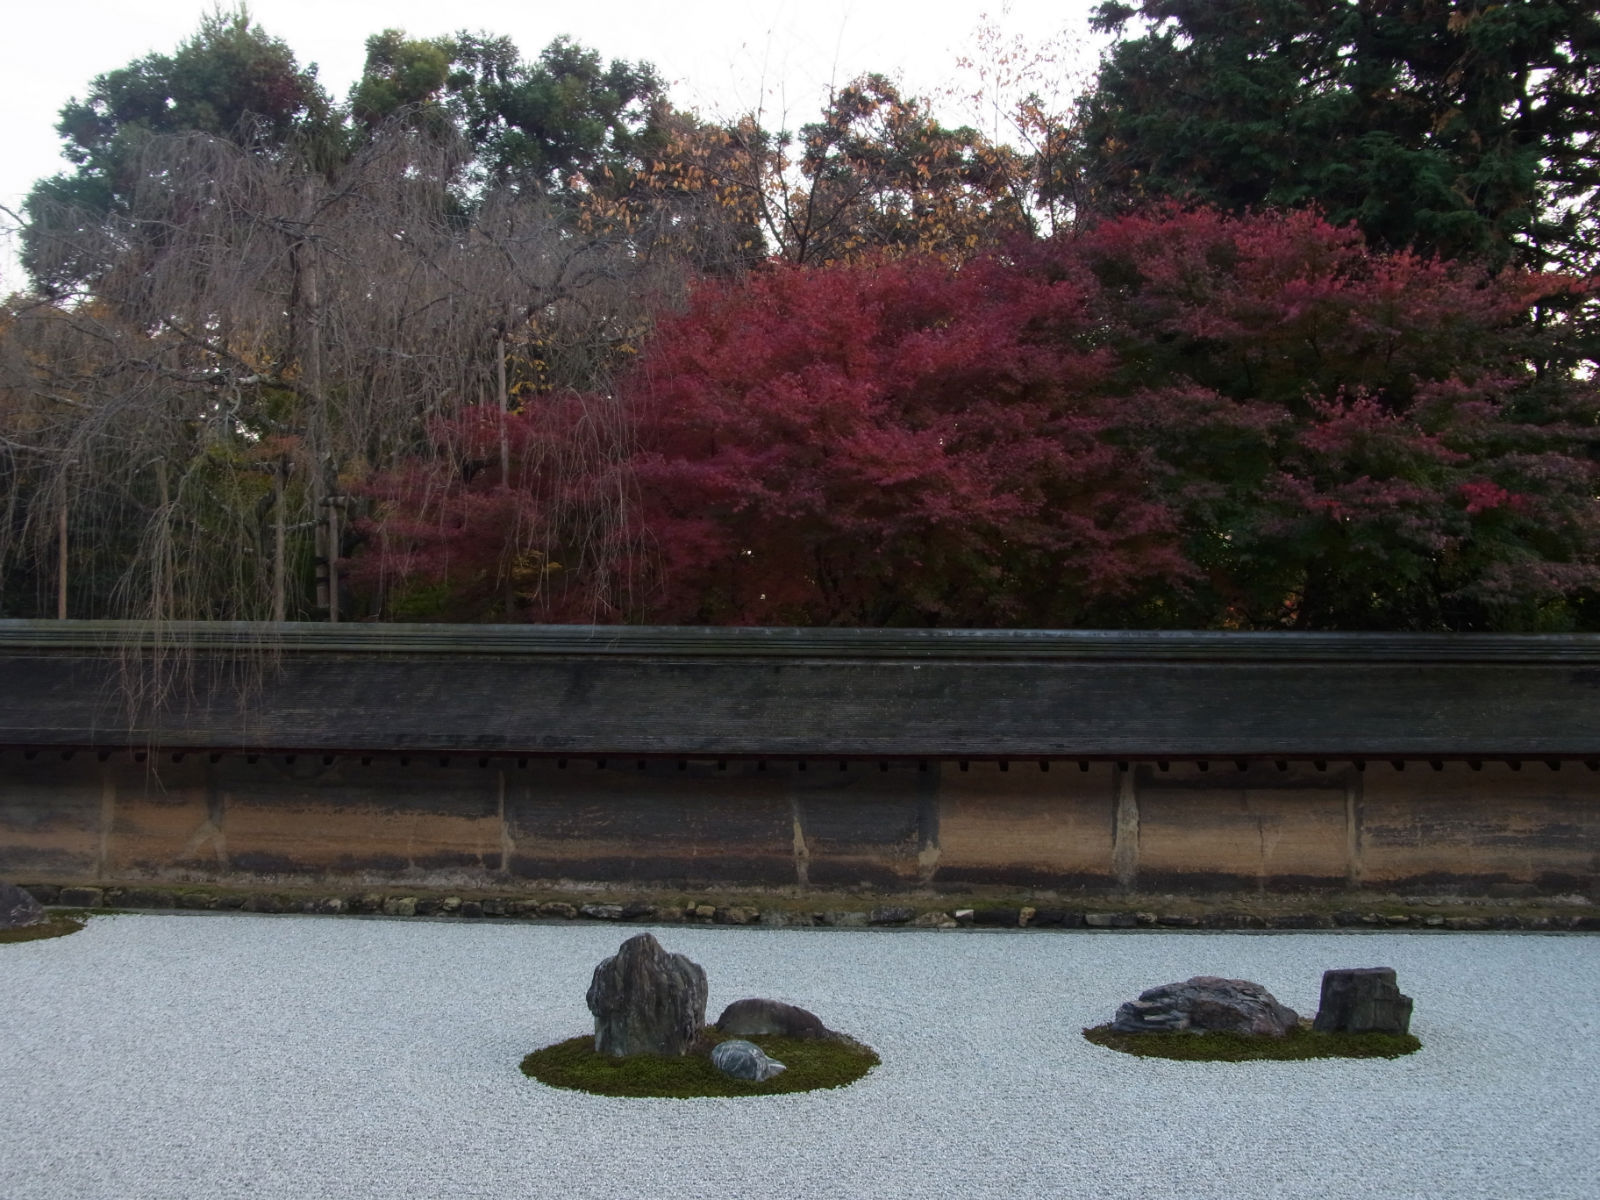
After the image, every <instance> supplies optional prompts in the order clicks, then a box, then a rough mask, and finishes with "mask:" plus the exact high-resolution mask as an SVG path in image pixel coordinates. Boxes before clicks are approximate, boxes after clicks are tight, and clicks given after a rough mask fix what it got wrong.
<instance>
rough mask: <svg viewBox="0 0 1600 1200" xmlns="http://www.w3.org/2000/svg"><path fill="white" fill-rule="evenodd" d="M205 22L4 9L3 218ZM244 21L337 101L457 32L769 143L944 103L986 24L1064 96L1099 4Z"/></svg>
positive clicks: (172, 7) (676, 7)
mask: <svg viewBox="0 0 1600 1200" xmlns="http://www.w3.org/2000/svg"><path fill="white" fill-rule="evenodd" d="M210 7H211V6H210V4H209V3H208V2H206V0H56V2H55V3H53V4H52V3H48V2H41V0H0V13H4V15H5V29H6V36H5V38H4V39H0V114H3V123H0V204H3V205H5V206H6V207H8V208H11V209H13V210H15V209H16V208H17V207H18V205H19V204H20V202H21V200H22V197H23V196H24V195H25V194H26V193H27V191H28V189H29V188H30V187H31V186H32V184H33V181H34V180H35V179H38V178H40V177H42V176H46V175H52V174H54V173H56V172H57V171H60V170H63V169H64V168H65V167H66V166H67V165H68V164H67V163H66V162H65V160H63V159H62V158H61V157H60V149H61V145H60V140H59V138H58V137H57V136H56V133H55V128H54V127H55V122H56V119H57V113H58V110H59V109H60V108H61V106H62V105H63V104H64V103H66V101H67V100H68V99H69V98H71V97H73V96H81V95H82V94H83V93H84V92H85V91H86V90H87V85H88V83H89V80H90V79H92V78H93V77H94V76H96V75H98V74H101V73H102V72H105V71H109V70H113V69H115V68H117V67H120V66H124V65H125V64H127V63H129V62H131V61H132V60H133V59H135V58H138V57H140V56H142V55H144V54H148V53H150V52H152V51H159V52H163V53H166V52H170V51H171V50H173V49H174V48H175V47H176V46H177V45H178V43H179V42H181V41H183V40H184V39H185V38H186V37H188V36H189V35H190V34H192V33H193V32H194V30H195V27H196V26H197V25H198V24H199V21H200V17H201V15H202V14H203V13H204V12H205V11H207V9H208V8H210ZM249 7H250V11H251V14H252V16H253V17H254V19H255V21H256V22H257V23H258V24H260V25H261V26H262V27H263V28H264V29H265V30H266V31H267V32H268V33H270V34H272V35H273V36H275V37H279V38H282V39H283V40H284V41H285V42H287V43H288V44H289V46H290V47H291V48H292V49H293V50H294V52H295V55H296V57H297V58H298V59H299V60H300V62H301V63H302V64H306V63H313V62H314V63H316V64H317V65H318V74H319V78H320V79H321V81H322V84H323V86H324V87H325V88H327V89H328V91H329V92H330V93H331V94H332V95H333V96H334V98H335V99H342V98H343V97H344V96H345V94H346V93H347V92H348V91H349V88H350V85H351V84H352V83H353V82H354V81H355V79H356V77H357V76H358V75H359V74H360V72H361V66H362V62H363V61H364V58H365V52H366V51H365V43H366V39H367V36H368V35H369V34H373V33H377V32H379V31H380V30H382V29H385V28H401V29H404V30H406V32H407V33H409V34H411V35H412V36H413V37H433V36H437V35H439V34H446V33H453V32H455V31H456V30H458V29H463V28H465V29H471V30H486V31H488V32H490V33H494V34H505V35H508V36H510V37H511V38H512V40H513V41H515V42H516V44H517V46H518V48H519V49H520V50H521V52H522V54H523V57H525V58H531V57H533V56H534V55H536V54H537V53H538V52H539V51H540V50H541V49H543V48H544V47H545V46H546V45H548V44H549V42H550V41H551V40H552V39H553V38H555V37H557V36H559V35H561V34H568V35H570V36H572V37H573V38H575V39H576V40H577V41H579V42H581V43H582V44H584V45H585V46H588V47H591V48H593V49H595V50H597V51H599V52H600V54H601V55H602V56H603V57H605V58H607V59H613V58H624V59H629V60H638V59H644V60H646V61H649V62H652V63H654V64H655V66H656V68H657V70H658V71H659V72H660V74H661V75H662V76H663V77H664V78H666V79H667V80H668V81H669V82H670V93H671V95H672V97H673V100H674V101H675V102H676V103H677V104H678V105H679V106H681V107H686V108H694V109H698V110H699V111H700V112H701V113H702V114H703V115H706V116H724V117H732V116H734V115H737V114H738V113H740V112H744V111H749V110H751V109H755V108H757V107H760V108H761V109H762V110H763V111H764V112H765V113H766V114H768V117H769V119H768V122H767V123H768V125H769V126H772V127H778V126H787V127H796V126H798V125H801V124H803V123H805V122H806V121H808V120H810V119H811V118H812V117H813V116H814V115H815V114H816V113H817V112H818V111H819V109H820V107H821V104H822V101H823V99H824V98H825V96H826V94H827V91H828V87H829V85H830V84H842V83H846V82H848V81H849V80H850V79H852V78H854V77H855V76H857V75H859V74H861V73H862V72H865V71H879V72H882V73H884V74H887V75H890V76H893V77H896V78H898V79H899V80H900V82H901V85H902V89H903V90H904V91H907V92H910V93H912V94H915V95H921V96H936V95H938V94H939V93H940V92H941V91H942V89H946V88H948V87H950V86H951V85H953V84H958V83H959V82H960V81H961V76H960V72H958V71H957V69H956V61H957V59H959V58H961V57H963V56H972V55H973V54H974V53H975V51H976V45H977V39H976V32H977V30H978V29H979V27H980V26H981V25H982V24H984V22H985V17H986V15H987V18H988V20H989V23H991V24H994V25H997V26H998V27H999V28H1000V29H1002V30H1003V31H1005V33H1006V34H1008V35H1012V36H1017V35H1020V36H1021V37H1022V38H1023V39H1024V40H1025V42H1026V43H1027V45H1028V46H1029V47H1031V48H1033V49H1035V50H1038V51H1048V50H1049V49H1050V46H1051V44H1052V43H1054V44H1055V45H1057V46H1059V47H1061V51H1060V52H1061V54H1062V55H1064V56H1065V57H1066V59H1067V60H1068V62H1067V63H1066V64H1065V67H1066V69H1063V70H1062V71H1061V72H1059V76H1060V77H1061V78H1062V79H1063V80H1065V79H1066V77H1067V76H1068V75H1069V74H1070V71H1071V69H1072V68H1074V67H1075V68H1076V69H1078V70H1080V71H1081V70H1083V69H1085V68H1086V67H1088V66H1090V65H1092V62H1093V59H1094V49H1093V47H1092V45H1091V44H1090V42H1089V35H1088V31H1087V16H1088V13H1089V11H1090V10H1091V9H1092V8H1093V7H1094V0H970V2H962V0H922V2H921V3H918V2H915V0H746V2H744V3H739V2H737V0H656V2H653V3H652V2H647V0H599V2H591V3H588V4H584V3H581V2H580V3H571V2H570V0H569V2H567V3H562V4H559V5H558V4H548V3H538V2H537V0H477V2H476V3H469V4H459V5H449V4H440V3H438V0H384V2H383V3H365V2H360V0H254V2H253V3H251V4H250V6H249ZM1074 57H1075V58H1076V60H1077V61H1076V62H1075V63H1074V62H1072V61H1071V60H1072V59H1073V58H1074ZM1068 90H1069V91H1070V89H1068ZM1064 94H1066V93H1064ZM941 110H942V111H943V112H945V113H946V114H947V119H949V118H960V119H962V120H965V121H973V120H974V119H975V114H972V113H970V112H961V111H959V109H958V108H957V107H956V106H954V105H953V104H948V103H947V104H945V105H941ZM8 224H9V221H7V220H3V219H0V225H8ZM0 249H3V248H0ZM23 283H24V280H23V278H22V276H21V274H20V272H19V271H18V269H17V267H16V265H15V260H14V259H13V258H12V257H11V255H10V254H7V253H3V252H0V295H3V294H4V293H6V292H10V291H12V290H14V289H16V288H19V287H21V286H22V284H23Z"/></svg>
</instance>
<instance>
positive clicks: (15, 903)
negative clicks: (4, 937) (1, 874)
mask: <svg viewBox="0 0 1600 1200" xmlns="http://www.w3.org/2000/svg"><path fill="white" fill-rule="evenodd" d="M43 920H44V906H43V905H41V904H40V903H39V902H38V901H37V900H35V899H34V898H33V896H32V894H31V893H29V892H25V891H23V890H22V889H21V888H19V887H18V886H17V885H16V884H14V883H6V882H4V881H3V880H0V929H21V928H22V927H23V926H25V925H37V924H39V923H40V922H41V921H43Z"/></svg>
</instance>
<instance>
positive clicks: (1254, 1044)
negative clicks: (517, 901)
mask: <svg viewBox="0 0 1600 1200" xmlns="http://www.w3.org/2000/svg"><path fill="white" fill-rule="evenodd" d="M1083 1036H1084V1037H1085V1038H1087V1039H1088V1040H1089V1041H1091V1042H1093V1043H1094V1044H1095V1045H1096V1046H1104V1047H1106V1049H1108V1050H1120V1051H1121V1052H1122V1053H1124V1054H1136V1055H1138V1056H1140V1057H1141V1058H1176V1059H1181V1060H1184V1061H1188V1062H1291V1061H1294V1060H1297V1059H1303V1058H1400V1057H1401V1056H1402V1055H1406V1054H1415V1053H1416V1052H1417V1051H1418V1050H1420V1049H1422V1043H1421V1042H1420V1041H1419V1040H1417V1038H1416V1037H1415V1036H1413V1035H1412V1034H1409V1033H1317V1032H1316V1031H1315V1030H1313V1029H1310V1028H1308V1027H1307V1026H1306V1025H1304V1024H1302V1025H1301V1026H1300V1028H1298V1029H1295V1030H1292V1031H1290V1033H1289V1035H1288V1036H1287V1037H1281V1038H1275V1037H1262V1036H1259V1035H1252V1034H1246V1033H1116V1032H1114V1031H1113V1030H1112V1028H1111V1026H1109V1025H1096V1026H1095V1027H1094V1028H1093V1029H1085V1030H1084V1031H1083Z"/></svg>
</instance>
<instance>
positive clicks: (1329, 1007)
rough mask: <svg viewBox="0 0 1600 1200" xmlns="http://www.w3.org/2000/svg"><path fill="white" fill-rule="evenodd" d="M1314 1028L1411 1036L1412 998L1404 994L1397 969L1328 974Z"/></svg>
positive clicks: (1383, 968)
mask: <svg viewBox="0 0 1600 1200" xmlns="http://www.w3.org/2000/svg"><path fill="white" fill-rule="evenodd" d="M1311 1028H1313V1029H1315V1030H1317V1031H1318V1032H1319V1033H1408V1032H1410V1030H1411V997H1410V996H1402V995H1401V994H1400V986H1399V984H1397V983H1396V982H1395V977H1394V968H1393V967H1350V968H1345V969H1343V970H1335V971H1324V972H1323V973H1322V1003H1321V1004H1320V1005H1319V1006H1318V1008H1317V1019H1316V1020H1315V1021H1313V1022H1312V1024H1311Z"/></svg>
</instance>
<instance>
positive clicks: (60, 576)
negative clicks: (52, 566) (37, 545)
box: [56, 499, 67, 621]
mask: <svg viewBox="0 0 1600 1200" xmlns="http://www.w3.org/2000/svg"><path fill="white" fill-rule="evenodd" d="M56 543H57V551H56V620H58V621H65V620H66V619H67V502H66V500H65V499H63V500H62V501H61V514H60V516H59V517H58V518H57V521H56Z"/></svg>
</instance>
